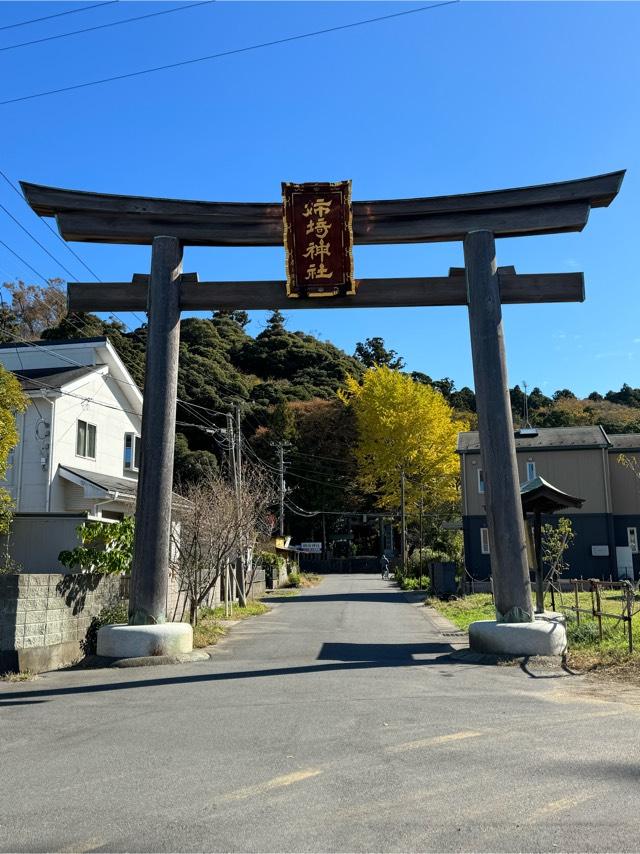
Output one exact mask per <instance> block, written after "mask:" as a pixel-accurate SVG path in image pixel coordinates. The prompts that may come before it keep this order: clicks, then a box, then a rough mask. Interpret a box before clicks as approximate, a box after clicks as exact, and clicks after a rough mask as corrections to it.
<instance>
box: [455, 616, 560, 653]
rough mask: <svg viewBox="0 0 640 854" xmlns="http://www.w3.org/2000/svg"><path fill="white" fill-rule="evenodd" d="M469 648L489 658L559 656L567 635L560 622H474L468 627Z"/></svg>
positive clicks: (547, 620) (548, 620) (543, 620)
mask: <svg viewBox="0 0 640 854" xmlns="http://www.w3.org/2000/svg"><path fill="white" fill-rule="evenodd" d="M540 616H541V617H542V616H543V615H542V614H541V615H540ZM469 646H470V648H471V649H472V650H473V651H474V652H483V653H490V654H493V655H562V654H563V653H564V651H565V650H566V648H567V632H566V629H565V627H564V625H563V624H562V622H561V621H560V620H553V619H548V618H547V619H544V618H543V619H536V620H534V622H532V623H497V622H496V621H495V620H478V621H477V622H476V623H471V625H470V626H469Z"/></svg>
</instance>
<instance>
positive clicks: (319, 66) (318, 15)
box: [0, 0, 640, 394]
mask: <svg viewBox="0 0 640 854" xmlns="http://www.w3.org/2000/svg"><path fill="white" fill-rule="evenodd" d="M80 5H83V6H85V5H90V0H83V2H81V4H80ZM179 5H180V4H179V3H156V2H144V3H140V2H123V1H122V0H120V2H118V3H113V4H110V5H106V6H103V7H101V8H98V9H92V10H90V11H85V12H78V13H76V14H72V15H67V16H64V17H59V18H55V19H52V20H48V21H43V22H41V23H37V24H31V25H29V26H24V27H17V28H12V29H0V80H1V81H2V83H1V85H0V95H1V97H0V100H7V99H9V98H14V97H19V96H22V95H29V94H32V93H36V92H41V91H44V90H48V89H52V88H60V87H64V86H69V85H73V84H75V83H80V82H84V81H89V80H95V79H99V78H102V77H109V76H113V75H117V74H124V73H127V72H131V71H137V70H140V69H143V68H147V67H151V66H156V65H162V64H166V63H171V62H178V61H180V60H184V59H190V58H195V57H199V56H204V55H207V54H212V53H215V52H219V51H224V50H230V49H234V48H238V47H244V46H247V45H252V44H257V43H259V42H265V41H269V40H272V39H279V38H284V37H287V36H292V35H296V34H299V33H305V32H310V31H312V30H317V29H323V28H327V27H332V26H338V25H341V24H347V23H351V22H353V21H358V20H362V19H366V18H370V17H376V16H381V15H385V14H390V13H393V12H398V11H402V10H405V9H411V8H417V7H418V6H419V5H426V4H411V3H385V2H379V3H370V2H361V3H350V2H332V3H314V2H305V3H298V2H287V3H271V2H259V3H240V2H216V3H210V4H207V5H203V6H200V7H198V8H193V9H185V10H183V11H181V12H178V13H176V14H169V15H162V16H159V17H156V18H151V19H148V20H144V21H139V22H136V23H131V24H127V25H124V26H119V27H113V28H110V29H103V30H98V31H96V32H89V33H84V34H81V35H76V36H71V37H69V38H64V39H59V40H56V41H51V42H48V43H44V44H37V45H32V46H29V47H23V48H19V49H14V50H2V49H1V48H2V47H4V46H9V45H14V44H18V43H21V42H24V41H28V40H31V39H37V38H44V37H46V36H50V35H55V34H58V33H65V32H69V31H71V30H76V29H81V28H83V27H89V26H95V25H98V24H103V23H108V22H111V21H116V20H121V19H124V18H129V17H133V16H135V15H143V14H146V13H149V12H153V11H159V10H162V9H169V8H175V7H178V6H179ZM72 8H74V7H73V4H71V3H57V2H46V3H30V2H20V3H11V2H4V3H1V4H0V28H1V27H7V26H8V25H9V24H13V23H16V22H20V21H26V20H28V19H31V18H37V17H41V16H44V15H51V14H54V13H55V12H59V11H66V10H68V9H72ZM639 40H640V5H639V4H637V3H612V2H607V3H580V2H572V3H554V2H537V3H526V2H522V3H509V2H500V3H482V2H459V3H456V4H454V5H450V6H445V7H442V8H437V9H432V10H430V11H425V12H420V13H417V14H413V15H409V16H406V17H400V18H396V19H392V20H388V21H384V22H379V23H374V24H371V25H368V26H363V27H359V28H352V29H347V30H343V31H340V32H335V33H329V34H326V35H322V36H318V37H315V38H310V39H305V40H301V41H296V42H290V43H288V44H284V45H279V46H275V47H270V48H265V49H262V50H256V51H252V52H247V53H241V54H238V55H235V56H229V57H226V58H223V59H219V60H213V61H209V62H202V63H196V64H192V65H188V66H186V67H183V68H178V69H173V70H168V71H161V72H158V73H156V74H151V75H147V76H141V77H136V78H133V79H128V80H123V81H119V82H114V83H110V84H106V85H101V86H95V87H90V88H86V89H81V90H79V91H75V92H69V93H65V94H59V95H55V96H50V97H45V98H37V99H32V100H27V101H23V102H20V103H15V104H10V105H5V106H0V121H1V122H2V143H1V145H0V168H1V169H2V170H3V171H4V172H5V173H6V174H7V175H8V176H9V177H10V178H11V179H12V180H13V181H15V182H17V180H19V179H23V180H29V181H34V182H38V183H43V184H50V185H54V186H60V187H73V188H79V189H88V190H100V191H106V192H114V193H129V194H141V195H157V196H166V197H183V198H202V199H210V200H238V201H242V200H246V201H272V200H275V199H278V198H279V192H280V182H281V181H282V180H293V181H311V180H328V181H330V180H341V179H344V178H351V179H352V180H353V196H354V199H373V198H394V197H396V198H402V197H410V196H430V195H439V194H448V193H460V192H474V191H479V190H488V189H494V188H501V187H510V186H522V185H527V184H535V183H546V182H550V181H561V180H566V179H569V178H575V177H583V176H586V175H592V174H598V173H601V172H609V171H613V170H617V169H621V168H626V169H627V170H628V172H627V176H626V179H625V181H624V184H623V187H622V191H621V193H620V195H619V197H618V199H617V200H616V201H615V202H614V203H613V205H612V206H611V207H610V208H608V209H596V210H594V211H593V212H592V214H591V217H590V221H589V223H588V225H587V227H586V229H585V230H584V231H583V232H582V233H581V234H569V235H553V236H547V237H536V238H526V239H522V238H520V239H507V240H500V241H498V243H497V250H498V263H500V264H515V266H516V268H517V269H518V271H520V272H563V271H573V270H582V271H584V273H585V276H586V286H587V301H586V302H585V303H584V304H582V305H580V304H569V305H542V306H534V305H531V306H507V307H505V309H504V316H505V331H506V340H507V355H508V363H509V377H510V381H511V383H512V384H514V383H516V382H520V381H522V380H526V381H527V383H528V384H529V385H530V386H534V385H539V386H541V387H542V388H543V390H545V391H546V392H551V391H553V390H554V389H556V388H564V387H569V388H572V389H574V390H575V391H576V393H578V394H587V393H588V392H590V391H592V390H593V389H597V390H599V391H606V390H607V389H609V388H619V387H620V385H621V384H622V383H623V382H628V383H630V384H631V385H634V386H638V385H640V376H639V375H638V374H639V367H640V323H639V319H640V318H639V314H640V313H639V309H640V298H639V294H638V285H639V283H638V272H637V271H638V264H637V260H636V256H637V246H638V236H637V228H638V204H639V201H640V178H639V175H640V169H639V167H640V110H639V107H640V103H639V100H640V96H639V94H638V93H639V92H640V51H638V47H637V46H638V42H639ZM336 92H339V93H340V97H338V98H336V97H334V95H335V93H336ZM0 202H1V203H2V204H3V205H4V206H5V207H7V208H8V209H9V210H10V211H11V212H12V213H13V214H14V216H16V217H18V218H19V219H20V220H21V221H22V222H23V223H24V224H25V225H27V226H28V227H29V229H31V230H32V232H33V233H34V234H35V235H36V236H37V237H38V239H39V240H41V241H42V243H44V244H45V245H46V246H47V247H48V248H49V249H50V251H52V252H53V254H54V255H55V256H56V257H58V258H59V259H60V260H61V261H62V262H63V263H64V264H65V265H66V266H68V267H69V269H70V270H73V271H74V272H75V274H76V276H77V277H78V278H79V279H80V280H88V279H89V278H90V277H89V276H88V274H87V273H86V271H85V270H83V268H82V266H81V265H80V264H79V263H78V262H77V261H76V260H75V259H74V258H73V257H72V256H71V255H70V254H69V253H68V252H67V251H66V250H65V248H64V247H63V246H62V245H61V244H60V243H59V242H58V241H57V240H56V239H55V238H54V237H53V235H51V233H50V232H49V231H48V230H47V229H46V227H45V226H44V224H43V223H41V222H39V221H38V218H37V217H36V216H35V215H34V214H33V213H31V212H30V210H29V209H28V208H27V207H26V206H25V204H24V203H23V202H21V200H20V199H19V198H18V197H17V195H15V193H14V192H13V191H12V190H11V188H10V187H8V186H7V185H6V184H5V183H4V182H3V181H0ZM0 238H1V239H2V240H4V241H5V242H6V243H7V244H9V245H10V246H11V247H12V248H13V249H14V250H15V251H16V252H18V253H19V254H20V255H22V256H23V257H24V258H25V260H28V261H29V263H31V264H32V265H33V266H34V267H35V268H36V269H38V270H39V271H41V272H42V273H43V274H45V275H46V276H55V275H64V273H63V271H61V270H60V268H59V267H57V266H56V265H55V264H54V263H53V262H52V261H51V260H50V259H49V258H48V257H47V256H46V255H45V254H44V253H43V252H42V250H41V249H39V248H38V247H37V246H36V245H35V244H34V243H33V242H32V241H31V240H30V239H29V238H28V237H27V236H26V235H25V234H23V233H22V232H21V231H20V229H19V228H18V227H17V226H15V225H14V223H12V222H11V221H10V220H9V219H8V218H7V217H6V216H5V214H4V213H2V212H1V211H0ZM73 248H74V250H75V251H77V252H78V253H79V254H80V255H81V256H82V257H83V258H84V259H85V260H86V261H87V263H88V264H89V265H90V266H91V267H92V268H93V269H94V270H95V271H96V272H97V273H98V275H99V276H100V278H101V279H103V280H104V281H116V280H125V281H126V280H129V279H130V277H131V274H132V273H133V272H144V271H146V270H147V269H148V266H149V249H148V248H147V247H120V246H94V245H91V244H74V245H73ZM355 262H356V276H363V277H365V276H418V275H444V274H446V271H447V270H448V268H449V266H452V265H458V266H460V265H461V264H462V256H461V247H460V245H459V244H457V243H443V244H424V245H414V246H376V247H356V248H355ZM185 269H186V270H189V271H192V270H197V271H198V272H199V274H200V278H201V279H205V280H206V279H208V280H213V279H251V278H256V279H258V278H264V279H281V278H284V251H283V250H280V249H276V248H253V249H226V248H218V249H216V248H188V249H187V250H186V253H185ZM0 276H1V277H2V278H3V279H8V278H13V277H21V278H25V279H27V280H34V276H33V274H32V273H30V271H29V270H27V269H25V268H24V266H23V265H22V264H20V262H18V261H17V260H16V259H15V258H13V256H12V255H11V254H10V253H9V252H7V250H6V249H4V248H3V247H2V246H0ZM288 318H289V320H288V325H289V327H290V328H292V329H303V330H305V331H309V332H313V333H314V334H317V335H319V336H321V337H323V338H328V339H330V340H332V341H334V342H335V343H336V344H338V345H339V346H341V347H343V348H344V349H345V350H347V351H349V352H353V349H354V346H355V343H356V342H357V341H359V340H363V339H364V338H366V337H369V336H374V335H381V336H382V337H384V339H385V341H386V342H387V344H388V346H390V347H393V348H395V349H396V350H398V351H399V352H400V353H401V354H402V356H403V357H404V358H405V360H406V362H407V366H408V368H409V369H411V370H420V371H424V372H425V373H428V374H430V375H432V376H434V377H441V376H445V375H446V376H450V377H452V378H453V379H454V380H455V382H456V385H457V386H458V387H460V386H463V385H472V384H473V382H472V370H471V358H470V348H469V336H468V324H467V317H466V311H465V309H464V308H430V309H428V308H424V309H395V310H393V309H388V310H373V309H370V310H356V311H332V312H327V311H305V312H290V313H289V315H288ZM264 319H265V314H264V313H260V312H255V313H253V314H252V325H251V329H252V331H253V332H254V333H255V332H258V331H259V330H260V328H261V326H262V325H263V324H264Z"/></svg>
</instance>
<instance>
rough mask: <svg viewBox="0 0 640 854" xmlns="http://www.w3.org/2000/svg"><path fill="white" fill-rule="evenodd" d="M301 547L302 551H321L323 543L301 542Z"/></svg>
mask: <svg viewBox="0 0 640 854" xmlns="http://www.w3.org/2000/svg"><path fill="white" fill-rule="evenodd" d="M299 548H300V551H302V552H321V551H322V543H300V546H299Z"/></svg>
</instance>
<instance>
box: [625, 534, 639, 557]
mask: <svg viewBox="0 0 640 854" xmlns="http://www.w3.org/2000/svg"><path fill="white" fill-rule="evenodd" d="M627 543H628V544H629V548H630V549H631V552H632V554H634V555H637V554H638V529H637V528H627Z"/></svg>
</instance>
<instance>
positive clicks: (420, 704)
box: [0, 575, 640, 852]
mask: <svg viewBox="0 0 640 854" xmlns="http://www.w3.org/2000/svg"><path fill="white" fill-rule="evenodd" d="M451 640H452V639H451V638H450V637H447V636H443V635H441V634H440V633H439V632H438V627H437V626H436V624H435V623H433V622H431V621H430V620H429V618H428V617H427V616H426V615H425V609H422V608H419V607H416V606H415V605H413V604H410V603H409V602H408V601H407V600H406V598H405V597H404V595H403V594H402V593H400V592H399V591H398V590H397V589H396V588H395V586H394V585H393V582H386V581H382V580H380V579H379V578H378V577H375V576H362V575H361V576H330V577H328V578H326V579H325V580H324V582H323V583H322V584H321V586H320V587H318V588H316V589H313V590H310V591H303V592H302V593H301V594H300V595H298V596H297V597H293V598H288V599H281V600H280V601H278V602H277V603H276V604H275V605H274V608H273V611H272V612H271V613H270V614H268V615H266V616H264V617H259V618H255V619H253V620H250V621H247V622H245V623H243V624H240V625H238V626H236V627H235V628H234V630H233V632H232V634H231V635H230V636H229V637H228V638H227V639H225V640H224V641H223V642H222V643H221V644H220V645H219V646H218V647H216V648H215V651H214V652H213V657H212V659H211V661H209V662H206V663H199V664H190V665H186V666H165V667H153V668H137V669H128V670H116V669H108V670H107V669H105V670H96V671H91V672H86V671H85V672H82V671H72V672H64V673H63V672H59V673H50V674H47V675H45V676H43V677H41V678H40V679H38V680H37V681H34V682H32V683H24V684H7V683H0V739H1V745H0V766H1V770H2V787H1V789H0V849H1V850H2V851H78V852H88V851H255V852H258V851H330V852H333V851H553V850H558V851H635V850H638V848H639V846H640V842H639V841H638V839H639V837H638V803H639V800H640V766H639V761H640V748H639V739H640V733H639V730H640V714H639V712H640V705H638V704H639V703H640V699H639V696H640V695H637V694H636V693H635V692H632V691H626V692H625V691H621V690H618V689H616V690H615V692H614V693H613V694H609V695H607V694H606V693H604V692H602V691H599V692H598V691H597V690H595V691H593V690H592V689H591V688H590V687H589V685H588V684H587V683H585V681H584V680H583V679H582V678H575V677H566V678H531V677H530V676H528V675H527V674H526V673H524V672H523V671H522V670H521V669H519V668H517V667H488V666H480V665H475V664H467V663H461V662H455V661H452V660H450V659H449V657H448V656H449V654H450V653H451V651H452V649H451V647H450V645H449V643H450V641H451Z"/></svg>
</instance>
